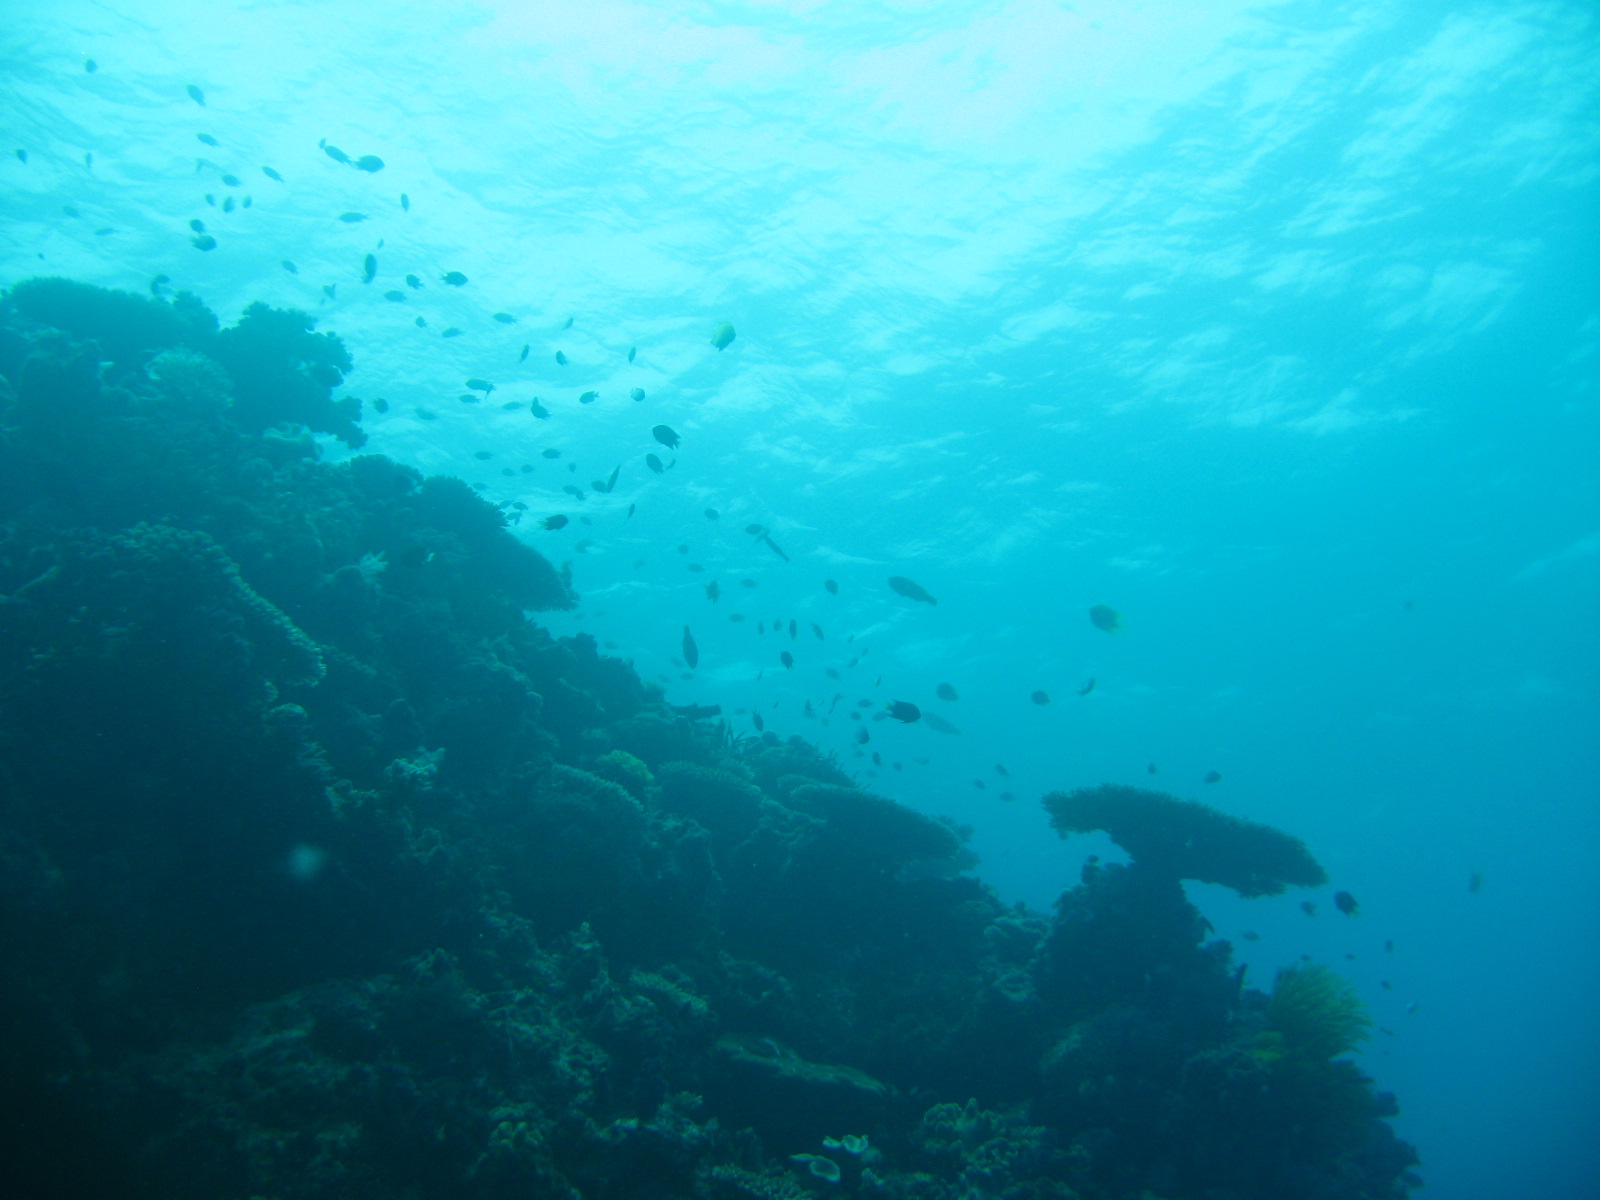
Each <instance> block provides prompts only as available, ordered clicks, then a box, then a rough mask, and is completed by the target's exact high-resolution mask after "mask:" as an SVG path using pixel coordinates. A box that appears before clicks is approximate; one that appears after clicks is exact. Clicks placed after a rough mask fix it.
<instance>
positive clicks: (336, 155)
mask: <svg viewBox="0 0 1600 1200" xmlns="http://www.w3.org/2000/svg"><path fill="white" fill-rule="evenodd" d="M317 145H319V146H321V147H322V152H323V153H324V154H326V155H327V156H328V157H329V158H331V159H333V161H334V162H336V163H343V164H344V165H345V166H347V167H348V166H349V165H350V156H349V155H348V154H346V153H345V152H344V151H343V150H341V149H339V147H337V146H330V145H328V141H327V139H326V138H324V139H323V140H322V141H320V142H318V143H317Z"/></svg>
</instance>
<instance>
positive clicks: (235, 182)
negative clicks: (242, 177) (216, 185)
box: [222, 175, 240, 187]
mask: <svg viewBox="0 0 1600 1200" xmlns="http://www.w3.org/2000/svg"><path fill="white" fill-rule="evenodd" d="M222 182H223V185H224V186H226V187H238V186H239V182H240V181H239V177H238V176H237V175H224V176H223V177H222Z"/></svg>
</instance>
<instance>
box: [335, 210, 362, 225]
mask: <svg viewBox="0 0 1600 1200" xmlns="http://www.w3.org/2000/svg"><path fill="white" fill-rule="evenodd" d="M366 219H367V214H366V213H364V212H342V213H340V214H339V220H341V221H343V222H344V223H345V224H346V225H359V224H361V222H363V221H365V220H366Z"/></svg>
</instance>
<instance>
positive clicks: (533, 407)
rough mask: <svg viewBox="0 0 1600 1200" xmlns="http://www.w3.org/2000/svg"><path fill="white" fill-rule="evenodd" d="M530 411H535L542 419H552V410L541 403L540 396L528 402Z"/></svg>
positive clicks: (534, 413) (535, 414)
mask: <svg viewBox="0 0 1600 1200" xmlns="http://www.w3.org/2000/svg"><path fill="white" fill-rule="evenodd" d="M528 411H529V412H531V413H533V415H534V416H536V417H538V418H539V420H541V421H548V420H549V419H550V410H549V409H548V408H546V407H545V406H544V405H542V404H540V403H539V397H537V396H535V397H534V398H533V399H532V400H530V401H529V402H528Z"/></svg>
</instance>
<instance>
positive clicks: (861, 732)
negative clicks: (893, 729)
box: [856, 727, 872, 746]
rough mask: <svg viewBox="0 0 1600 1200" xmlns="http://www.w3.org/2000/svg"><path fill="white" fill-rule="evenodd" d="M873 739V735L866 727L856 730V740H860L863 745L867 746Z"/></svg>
mask: <svg viewBox="0 0 1600 1200" xmlns="http://www.w3.org/2000/svg"><path fill="white" fill-rule="evenodd" d="M871 740H872V735H871V734H870V733H868V732H867V731H866V729H865V727H863V728H861V729H858V730H856V741H858V742H860V743H861V744H862V745H863V746H865V745H866V744H867V743H868V742H870V741H871Z"/></svg>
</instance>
